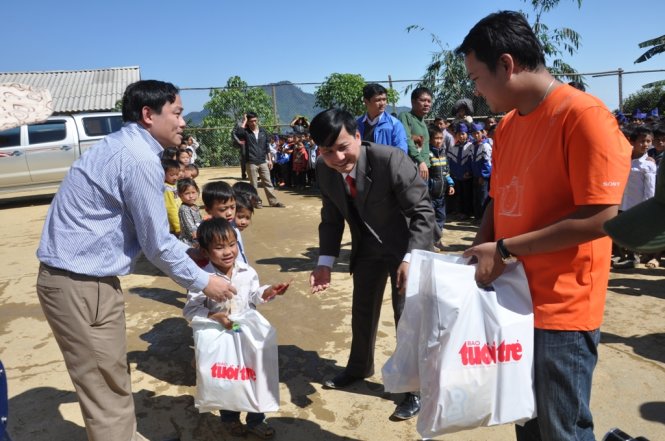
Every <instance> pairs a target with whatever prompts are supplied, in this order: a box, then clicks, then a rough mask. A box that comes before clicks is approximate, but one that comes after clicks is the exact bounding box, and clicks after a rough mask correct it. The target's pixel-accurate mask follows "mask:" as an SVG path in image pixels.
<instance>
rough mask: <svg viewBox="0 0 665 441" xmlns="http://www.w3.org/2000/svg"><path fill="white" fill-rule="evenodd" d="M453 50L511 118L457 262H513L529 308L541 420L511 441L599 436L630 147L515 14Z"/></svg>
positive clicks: (501, 15)
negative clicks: (596, 399)
mask: <svg viewBox="0 0 665 441" xmlns="http://www.w3.org/2000/svg"><path fill="white" fill-rule="evenodd" d="M456 52H457V53H458V54H463V55H464V56H465V65H466V69H467V72H468V76H469V78H470V79H471V80H473V81H474V83H475V86H476V92H477V94H479V95H481V96H484V97H485V99H486V100H487V103H488V104H489V106H490V108H491V110H492V111H493V112H495V113H498V112H509V113H508V114H507V115H506V116H505V117H504V118H503V120H502V121H501V122H500V123H499V125H498V127H497V130H496V134H495V137H494V148H493V168H492V190H491V192H490V196H491V197H492V202H491V203H490V205H489V206H488V208H487V210H486V211H485V215H484V217H483V220H482V223H481V227H480V230H479V232H478V234H477V236H476V239H475V241H474V244H473V245H474V246H472V247H471V248H469V249H468V250H467V251H466V252H465V253H464V255H465V256H466V257H472V256H473V257H475V259H476V260H477V262H478V265H477V269H476V280H477V281H478V282H479V283H481V284H489V283H491V282H492V281H493V280H494V279H496V278H497V277H498V276H499V275H500V274H501V273H502V272H503V270H504V268H505V265H506V263H508V262H510V261H512V260H514V259H516V258H517V259H519V260H520V261H522V263H523V264H524V269H525V272H526V275H527V279H528V282H529V288H530V290H531V295H532V298H533V307H534V322H535V323H534V324H535V330H534V388H535V392H536V406H537V412H538V417H537V418H536V419H534V420H531V421H529V422H527V423H526V424H525V425H524V426H523V427H522V426H518V427H517V439H518V440H519V441H523V440H571V439H578V440H594V439H595V438H594V434H593V419H592V416H591V411H590V409H589V401H590V397H591V379H592V375H593V370H594V367H595V365H596V361H597V358H598V353H597V346H598V342H599V339H600V330H599V328H600V324H601V322H602V318H603V308H604V305H605V293H606V290H607V281H608V276H609V268H610V254H611V241H610V239H609V238H608V237H606V236H605V233H604V231H603V223H604V222H605V221H606V220H608V219H610V218H612V217H614V216H616V214H617V209H618V205H619V204H620V203H621V197H622V195H623V189H624V187H625V184H626V180H627V177H628V172H629V165H630V151H631V147H630V144H629V143H628V141H627V140H626V139H625V137H624V136H623V134H622V133H621V132H620V131H619V128H618V126H617V123H616V120H615V118H614V117H613V115H612V114H611V113H610V112H609V110H608V109H607V108H606V107H605V105H604V104H603V103H602V102H601V101H600V100H598V99H597V98H594V97H592V96H590V95H588V94H586V93H584V92H581V91H579V90H577V89H574V88H572V87H570V86H567V85H565V84H562V83H560V82H558V81H557V80H556V79H555V78H554V77H553V76H552V75H550V73H549V72H548V71H547V69H546V68H545V58H544V54H543V50H542V46H541V45H540V43H539V41H538V39H537V37H536V36H535V35H534V33H533V31H532V29H531V27H530V26H529V24H528V22H527V21H526V19H525V18H524V16H522V15H521V14H520V13H516V12H511V11H502V12H498V13H495V14H491V15H489V16H487V17H486V18H484V19H483V20H481V21H480V22H479V23H478V24H476V25H475V26H474V27H473V28H472V29H471V31H470V32H469V34H468V35H467V36H466V38H465V39H464V41H463V42H462V44H461V46H460V47H459V48H457V50H456Z"/></svg>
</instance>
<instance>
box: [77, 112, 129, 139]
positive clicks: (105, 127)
mask: <svg viewBox="0 0 665 441" xmlns="http://www.w3.org/2000/svg"><path fill="white" fill-rule="evenodd" d="M121 127H122V117H121V116H120V115H112V116H89V117H86V118H83V130H84V131H85V134H86V135H88V136H106V135H108V134H109V133H113V132H116V131H118V130H120V128H121Z"/></svg>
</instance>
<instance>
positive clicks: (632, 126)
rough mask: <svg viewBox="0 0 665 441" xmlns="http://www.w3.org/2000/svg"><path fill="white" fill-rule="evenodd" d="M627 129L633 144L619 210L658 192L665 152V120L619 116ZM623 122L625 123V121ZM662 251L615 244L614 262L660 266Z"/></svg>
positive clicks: (619, 265) (627, 265) (623, 265)
mask: <svg viewBox="0 0 665 441" xmlns="http://www.w3.org/2000/svg"><path fill="white" fill-rule="evenodd" d="M617 119H618V120H619V123H620V125H621V129H622V131H623V133H624V134H625V135H626V138H628V140H629V141H630V144H631V145H632V146H633V153H632V156H631V164H630V174H629V176H628V182H627V184H626V189H625V190H624V194H623V199H622V201H621V205H620V207H619V211H620V212H621V211H625V210H628V209H630V208H632V207H634V206H635V205H637V204H639V203H641V202H644V201H646V200H647V199H650V198H652V197H653V196H654V194H655V192H656V176H657V172H658V167H662V166H663V165H662V163H663V155H664V154H665V120H662V119H661V120H658V119H654V120H652V121H650V122H647V123H645V122H644V120H643V119H641V118H638V119H636V120H634V121H633V122H631V123H627V121H623V118H619V115H618V117H617ZM622 123H623V124H622ZM661 257H662V256H661V254H649V255H640V254H638V253H635V252H632V251H629V250H626V249H623V248H621V247H619V246H617V245H615V246H614V249H613V256H612V266H613V267H614V268H617V269H626V268H635V267H636V266H637V265H638V264H640V263H644V264H645V266H646V267H647V268H657V267H659V266H660V259H661Z"/></svg>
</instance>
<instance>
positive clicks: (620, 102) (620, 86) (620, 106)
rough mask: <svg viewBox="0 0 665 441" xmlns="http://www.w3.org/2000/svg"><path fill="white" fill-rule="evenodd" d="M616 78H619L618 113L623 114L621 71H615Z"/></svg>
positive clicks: (619, 69)
mask: <svg viewBox="0 0 665 441" xmlns="http://www.w3.org/2000/svg"><path fill="white" fill-rule="evenodd" d="M617 77H618V78H619V111H620V112H621V113H623V69H621V68H618V69H617Z"/></svg>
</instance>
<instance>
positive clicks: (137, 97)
mask: <svg viewBox="0 0 665 441" xmlns="http://www.w3.org/2000/svg"><path fill="white" fill-rule="evenodd" d="M178 93H179V92H178V88H177V87H175V86H174V85H173V84H171V83H165V82H164V81H157V80H141V81H137V82H135V83H132V84H130V85H129V86H127V88H126V89H125V93H124V94H123V96H122V120H123V121H124V122H140V121H141V120H142V119H143V108H144V107H145V106H148V107H150V108H151V109H152V110H153V112H155V113H157V114H158V115H159V114H160V113H162V107H164V104H166V103H167V102H169V103H173V102H174V101H175V99H176V97H177V96H178Z"/></svg>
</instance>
